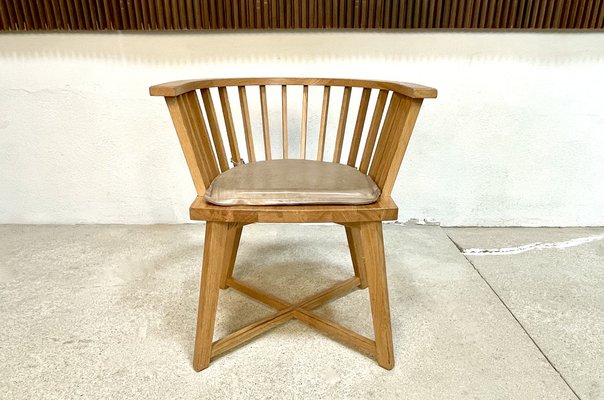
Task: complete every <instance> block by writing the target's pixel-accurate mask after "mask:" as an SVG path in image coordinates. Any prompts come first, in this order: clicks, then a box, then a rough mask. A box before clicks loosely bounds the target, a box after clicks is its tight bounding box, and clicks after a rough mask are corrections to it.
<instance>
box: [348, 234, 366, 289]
mask: <svg viewBox="0 0 604 400" xmlns="http://www.w3.org/2000/svg"><path fill="white" fill-rule="evenodd" d="M345 228H346V239H348V247H349V248H350V257H351V258H352V267H353V268H354V274H355V276H356V277H357V278H359V280H360V281H361V284H360V285H359V287H360V288H361V289H365V288H366V287H367V275H366V273H365V264H364V262H363V255H362V254H361V252H362V250H363V249H362V245H361V231H360V229H359V227H358V226H346V227H345Z"/></svg>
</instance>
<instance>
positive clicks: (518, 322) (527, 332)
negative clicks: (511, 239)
mask: <svg viewBox="0 0 604 400" xmlns="http://www.w3.org/2000/svg"><path fill="white" fill-rule="evenodd" d="M445 235H447V237H448V238H449V240H450V241H451V243H453V245H454V246H455V247H457V249H458V250H459V252H460V253H461V254H462V255H463V257H464V258H465V259H466V261H467V262H468V264H470V266H471V267H472V268H473V269H474V271H475V272H476V273H477V274H478V276H479V277H480V279H482V281H483V282H484V283H485V284H486V285H487V287H488V288H489V289H490V290H491V292H493V294H494V295H495V296H496V297H497V299H498V300H499V302H500V303H501V304H502V305H503V306H504V307H505V309H506V310H507V311H508V313H510V315H511V316H512V318H514V320H515V321H516V323H517V324H518V325H519V326H520V328H521V329H522V330H523V331H524V333H525V334H526V335H527V336H528V338H529V339H530V340H531V342H532V343H533V345H534V346H535V347H536V348H537V350H538V351H539V353H541V355H542V356H543V357H544V358H545V360H546V361H547V363H548V364H549V365H550V366H551V367H552V368H553V369H554V371H556V373H557V374H558V376H559V377H560V379H562V381H563V382H564V384H566V387H568V389H569V390H570V391H571V392H572V393H573V394H574V395H575V397H576V398H577V399H578V400H581V397H579V395H578V394H577V392H575V389H574V388H573V387H572V386H571V385H570V383H569V382H568V381H567V380H566V377H565V376H564V375H562V372H560V370H559V369H558V367H556V365H555V364H554V363H553V362H552V360H551V359H550V358H549V357H548V356H547V354H545V352H544V351H543V349H542V348H541V346H539V344H538V343H537V341H536V340H535V339H534V338H533V336H532V335H531V334H530V333H529V331H528V330H527V328H526V327H525V326H524V325H523V324H522V322H520V320H519V319H518V317H517V316H516V314H514V312H512V309H511V308H510V307H509V306H508V305H507V303H506V302H505V301H503V298H502V297H501V296H500V295H499V293H497V291H496V290H495V288H494V287H493V285H491V283H490V282H489V281H488V280H487V279H486V278H485V276H484V275H483V274H482V273H481V272H480V270H479V269H478V268H477V267H476V265H475V264H474V263H473V262H472V260H470V259H469V258H468V256H467V255H466V254H465V253H464V250H463V249H462V248H461V246H459V244H457V242H456V241H455V240H453V239H452V238H451V236H449V234H448V233H447V232H445ZM594 236H602V237H603V238H604V234H602V235H594ZM588 237H589V238H592V237H593V236H588ZM580 239H585V238H580ZM573 240H577V239H573ZM594 240H599V239H594ZM560 243H565V242H560ZM544 244H545V243H544ZM527 246H528V245H527ZM527 251H528V250H527Z"/></svg>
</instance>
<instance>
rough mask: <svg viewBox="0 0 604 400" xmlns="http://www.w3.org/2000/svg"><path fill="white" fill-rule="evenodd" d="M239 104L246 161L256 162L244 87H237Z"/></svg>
mask: <svg viewBox="0 0 604 400" xmlns="http://www.w3.org/2000/svg"><path fill="white" fill-rule="evenodd" d="M238 91H239V104H240V105H241V117H242V120H243V131H244V133H245V147H246V150H247V156H248V160H249V161H250V162H254V161H256V152H255V151H254V138H253V136H252V123H251V121H250V109H249V106H248V103H247V93H246V90H245V86H239V87H238Z"/></svg>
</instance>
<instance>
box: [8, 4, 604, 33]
mask: <svg viewBox="0 0 604 400" xmlns="http://www.w3.org/2000/svg"><path fill="white" fill-rule="evenodd" d="M487 3H488V4H487ZM494 3H499V5H495V4H494ZM591 3H594V4H591ZM599 5H600V3H599V2H598V1H597V0H595V1H590V0H566V1H561V0H558V1H557V0H489V1H486V0H450V1H442V0H439V1H436V0H424V1H412V0H329V1H317V0H289V1H282V0H262V1H261V0H204V1H192V0H154V1H141V0H131V1H126V0H96V1H95V0H88V1H87V0H45V1H42V0H40V1H34V0H14V1H11V0H4V1H0V30H4V31H29V30H65V31H73V30H96V31H98V30H109V31H115V30H147V31H149V30H151V31H153V30H170V31H171V30H189V29H228V30H235V29H426V28H427V29H447V28H451V29H473V30H479V29H532V30H537V29H591V30H593V29H603V28H604V22H603V20H602V17H601V12H602V11H601V8H600V7H598V6H599ZM496 7H498V8H499V11H496ZM491 11H492V12H491ZM548 16H549V18H548Z"/></svg>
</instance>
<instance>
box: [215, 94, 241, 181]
mask: <svg viewBox="0 0 604 400" xmlns="http://www.w3.org/2000/svg"><path fill="white" fill-rule="evenodd" d="M218 95H219V96H220V105H221V106H222V115H223V117H224V124H225V127H226V131H227V138H228V140H229V148H230V149H231V161H232V162H233V163H234V164H235V165H239V164H240V163H241V155H240V154H239V145H238V143H237V136H236V134H235V124H234V123H233V113H232V111H231V104H230V103H229V94H228V92H227V88H226V87H224V86H223V87H219V88H218ZM227 169H228V167H225V168H224V169H223V171H225V170H227Z"/></svg>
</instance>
